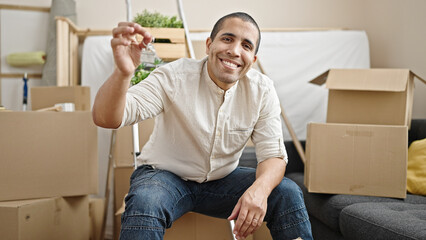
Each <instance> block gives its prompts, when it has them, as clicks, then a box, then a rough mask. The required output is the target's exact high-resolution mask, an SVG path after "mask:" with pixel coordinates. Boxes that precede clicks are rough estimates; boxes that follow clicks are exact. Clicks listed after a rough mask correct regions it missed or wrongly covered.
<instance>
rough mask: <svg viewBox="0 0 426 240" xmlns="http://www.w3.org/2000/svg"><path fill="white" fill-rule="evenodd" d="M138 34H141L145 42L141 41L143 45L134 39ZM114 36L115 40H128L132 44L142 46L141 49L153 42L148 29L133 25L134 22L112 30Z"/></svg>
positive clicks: (121, 24)
mask: <svg viewBox="0 0 426 240" xmlns="http://www.w3.org/2000/svg"><path fill="white" fill-rule="evenodd" d="M136 34H139V35H141V36H142V37H143V40H142V41H141V43H139V42H138V41H136V39H135V37H134V36H135V35H136ZM112 35H113V38H114V39H115V38H126V39H128V40H129V41H131V43H134V44H137V45H140V47H142V46H146V45H147V44H148V43H150V42H151V41H152V35H151V34H150V33H149V32H148V31H147V30H146V29H144V28H143V27H141V26H140V25H139V24H137V23H132V22H121V23H119V24H118V26H117V27H116V28H114V29H113V30H112ZM142 43H144V44H142Z"/></svg>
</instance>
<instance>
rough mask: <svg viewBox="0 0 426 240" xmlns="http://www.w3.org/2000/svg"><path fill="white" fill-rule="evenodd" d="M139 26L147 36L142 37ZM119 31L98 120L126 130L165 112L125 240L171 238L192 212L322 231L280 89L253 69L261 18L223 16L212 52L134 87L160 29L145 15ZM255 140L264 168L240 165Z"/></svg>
mask: <svg viewBox="0 0 426 240" xmlns="http://www.w3.org/2000/svg"><path fill="white" fill-rule="evenodd" d="M136 33H138V34H141V35H142V36H143V37H144V39H143V43H140V44H137V43H135V42H134V40H133V38H132V36H133V35H134V34H136ZM113 36H114V38H113V39H112V40H111V46H112V49H113V54H114V59H115V63H116V66H117V67H116V69H115V71H114V73H113V74H112V75H111V76H110V77H109V79H108V80H107V81H106V82H105V83H104V85H103V86H102V87H101V88H100V89H99V92H98V94H97V96H96V99H95V104H94V106H93V119H94V121H95V123H96V124H97V125H98V126H101V127H106V128H118V127H121V126H124V125H130V124H135V123H137V122H139V121H142V120H144V119H147V118H152V117H156V119H155V127H154V131H153V133H152V135H151V137H150V139H149V141H148V143H147V144H146V145H145V147H144V148H143V150H142V153H141V155H140V156H139V157H138V169H137V170H135V172H134V173H133V175H132V177H131V186H130V191H129V194H128V196H127V197H126V200H125V201H126V210H125V212H124V214H123V215H122V228H121V233H120V237H121V239H163V235H164V232H165V229H166V228H169V227H170V226H171V225H172V223H173V222H174V221H175V220H176V219H178V218H179V217H181V216H182V215H183V214H185V213H186V212H188V211H193V212H198V213H202V214H206V215H209V216H214V217H220V218H227V219H228V220H234V219H235V220H236V223H235V228H234V229H233V233H234V234H235V236H236V237H237V239H244V238H246V237H247V236H248V235H250V234H252V233H253V232H254V231H256V230H257V229H258V228H259V227H260V225H261V224H262V222H263V221H266V222H267V226H268V228H269V229H270V231H271V235H272V237H273V238H274V239H295V238H297V237H301V238H303V239H305V240H306V239H312V236H311V226H310V223H309V219H308V214H307V212H306V208H305V205H304V201H303V195H302V193H301V190H300V189H299V188H298V186H297V185H296V184H295V183H294V182H292V181H291V180H289V179H287V178H284V172H285V168H286V164H287V154H286V151H285V148H284V144H283V137H282V129H281V120H280V112H281V110H280V105H279V100H278V97H277V94H276V92H275V89H274V87H273V83H272V81H271V80H270V79H269V78H267V77H266V76H264V75H262V74H260V73H259V72H257V71H255V70H252V69H251V67H252V65H253V63H254V62H255V61H256V53H257V50H258V48H259V43H260V31H259V27H258V26H257V24H256V22H255V21H254V20H253V19H252V18H251V17H250V16H249V15H247V14H245V13H232V14H229V15H227V16H224V17H222V18H221V19H220V20H219V21H218V22H217V23H216V24H215V26H214V28H213V30H212V33H211V35H210V37H209V38H208V39H207V41H206V53H207V55H208V57H207V58H205V59H203V60H201V61H195V60H191V59H180V60H178V61H175V62H172V63H169V64H166V65H164V66H162V67H160V68H158V69H156V70H155V71H154V72H152V73H151V74H150V76H149V77H148V78H147V79H145V80H144V81H142V82H141V83H139V84H138V85H136V86H133V87H131V88H130V89H128V86H129V83H130V78H131V77H132V75H133V73H134V70H135V68H136V67H137V66H138V65H139V63H140V62H139V58H140V52H141V49H142V48H143V46H145V45H146V44H147V43H149V42H150V41H151V39H152V37H151V35H150V34H149V32H147V31H146V30H145V29H143V28H142V27H141V26H139V25H138V24H135V23H120V24H119V25H118V27H117V28H115V29H114V30H113ZM249 138H251V139H252V141H253V143H254V144H255V147H256V155H257V158H258V166H257V169H251V168H242V167H238V161H239V157H240V156H241V153H242V151H243V148H244V146H245V145H246V143H247V141H248V140H249Z"/></svg>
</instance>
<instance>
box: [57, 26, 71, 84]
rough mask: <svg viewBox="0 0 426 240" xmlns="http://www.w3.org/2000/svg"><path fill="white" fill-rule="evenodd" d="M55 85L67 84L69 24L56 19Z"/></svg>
mask: <svg viewBox="0 0 426 240" xmlns="http://www.w3.org/2000/svg"><path fill="white" fill-rule="evenodd" d="M56 32H57V35H56V37H57V38H56V85H57V86H69V25H68V23H67V22H66V21H62V20H60V19H58V20H57V21H56Z"/></svg>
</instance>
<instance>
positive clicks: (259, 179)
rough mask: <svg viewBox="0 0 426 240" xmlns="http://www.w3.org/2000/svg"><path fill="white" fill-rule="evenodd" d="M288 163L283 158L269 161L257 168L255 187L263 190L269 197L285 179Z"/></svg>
mask: <svg viewBox="0 0 426 240" xmlns="http://www.w3.org/2000/svg"><path fill="white" fill-rule="evenodd" d="M285 169H286V162H285V161H284V160H283V159H281V158H270V159H267V160H265V161H263V162H261V163H259V165H258V166H257V170H256V181H255V182H254V183H253V186H256V187H259V188H260V189H263V191H265V192H264V194H266V195H267V196H269V195H270V194H271V192H272V190H274V188H275V187H276V186H277V185H278V184H279V183H280V182H281V180H282V179H283V177H284V173H285Z"/></svg>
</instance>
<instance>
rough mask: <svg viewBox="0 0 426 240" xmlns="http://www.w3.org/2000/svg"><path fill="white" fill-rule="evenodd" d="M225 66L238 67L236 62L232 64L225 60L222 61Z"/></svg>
mask: <svg viewBox="0 0 426 240" xmlns="http://www.w3.org/2000/svg"><path fill="white" fill-rule="evenodd" d="M222 62H223V63H224V64H225V65H226V66H229V67H232V68H236V67H238V66H237V64H233V63H231V62H227V61H222Z"/></svg>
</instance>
